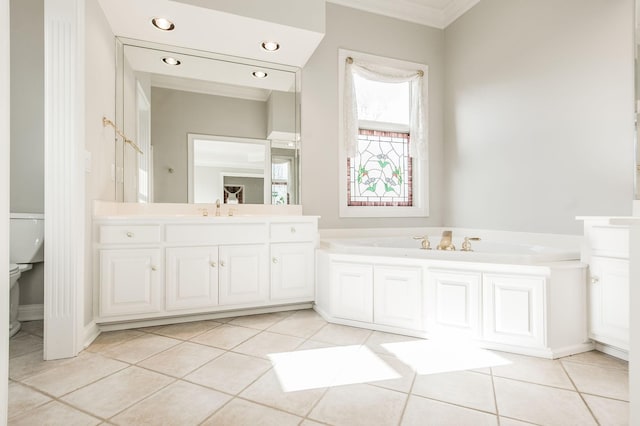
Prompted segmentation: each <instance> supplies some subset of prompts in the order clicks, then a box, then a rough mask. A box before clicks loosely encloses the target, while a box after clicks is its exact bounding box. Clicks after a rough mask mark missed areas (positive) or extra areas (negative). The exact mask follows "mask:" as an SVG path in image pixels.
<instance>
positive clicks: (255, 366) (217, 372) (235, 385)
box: [184, 352, 271, 395]
mask: <svg viewBox="0 0 640 426" xmlns="http://www.w3.org/2000/svg"><path fill="white" fill-rule="evenodd" d="M269 368H271V363H270V362H269V361H267V360H264V359H261V358H255V357H252V356H248V355H242V354H236V353H231V352H228V353H226V354H224V355H222V356H220V357H218V358H216V359H214V360H213V361H210V362H208V363H207V364H205V365H203V366H202V367H200V368H198V369H197V370H196V371H194V372H193V373H191V374H189V375H187V376H186V377H185V378H184V379H185V380H188V381H190V382H194V383H198V384H201V385H203V386H208V387H210V388H214V389H217V390H220V391H222V392H227V393H230V394H233V395H235V394H237V393H239V392H240V391H242V390H243V389H244V388H246V387H247V386H249V385H250V384H251V383H252V382H253V381H255V380H256V379H257V378H258V377H260V376H261V375H262V374H264V372H265V371H267V370H268V369H269Z"/></svg>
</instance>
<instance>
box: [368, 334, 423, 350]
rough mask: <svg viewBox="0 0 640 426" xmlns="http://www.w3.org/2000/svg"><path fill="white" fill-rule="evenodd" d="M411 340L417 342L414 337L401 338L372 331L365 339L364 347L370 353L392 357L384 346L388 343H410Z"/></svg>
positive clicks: (397, 335) (400, 336)
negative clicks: (370, 351) (365, 346)
mask: <svg viewBox="0 0 640 426" xmlns="http://www.w3.org/2000/svg"><path fill="white" fill-rule="evenodd" d="M413 340H419V339H418V338H416V337H409V336H403V335H400V334H392V333H384V332H382V331H374V332H373V333H371V335H370V336H369V338H367V340H366V342H365V345H367V347H368V348H369V349H371V350H372V351H374V352H376V353H379V354H384V355H393V354H392V353H391V352H390V351H389V350H388V349H385V345H387V344H389V343H399V342H410V341H413Z"/></svg>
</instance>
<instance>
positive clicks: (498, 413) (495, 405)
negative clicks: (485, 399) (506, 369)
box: [489, 367, 502, 426]
mask: <svg viewBox="0 0 640 426" xmlns="http://www.w3.org/2000/svg"><path fill="white" fill-rule="evenodd" d="M489 376H490V377H491V390H492V391H493V405H494V407H495V409H496V419H497V421H498V426H500V424H501V423H502V422H501V421H500V407H498V395H496V382H495V379H494V377H493V368H492V367H489Z"/></svg>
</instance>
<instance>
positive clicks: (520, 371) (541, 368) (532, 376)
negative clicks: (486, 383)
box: [492, 352, 575, 390]
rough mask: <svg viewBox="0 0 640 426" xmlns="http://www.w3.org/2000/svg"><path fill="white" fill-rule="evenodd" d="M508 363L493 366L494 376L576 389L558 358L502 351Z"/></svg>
mask: <svg viewBox="0 0 640 426" xmlns="http://www.w3.org/2000/svg"><path fill="white" fill-rule="evenodd" d="M499 354H500V356H502V357H504V358H505V359H507V360H509V361H510V362H511V363H510V364H507V365H502V366H497V367H492V371H493V374H494V376H498V377H504V378H507V379H515V380H522V381H525V382H531V383H538V384H540V385H547V386H555V387H559V388H564V389H570V390H575V389H574V387H573V384H571V380H569V377H568V376H567V373H565V371H564V369H563V368H562V364H561V363H560V361H558V360H551V359H544V358H536V357H531V356H524V355H516V354H510V353H504V352H500V353H499Z"/></svg>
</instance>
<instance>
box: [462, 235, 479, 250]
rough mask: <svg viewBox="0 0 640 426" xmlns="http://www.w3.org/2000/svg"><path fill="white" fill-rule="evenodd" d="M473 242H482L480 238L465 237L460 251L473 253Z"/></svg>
mask: <svg viewBox="0 0 640 426" xmlns="http://www.w3.org/2000/svg"><path fill="white" fill-rule="evenodd" d="M471 241H480V237H464V241H463V242H462V248H461V249H460V251H473V249H472V248H471Z"/></svg>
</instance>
